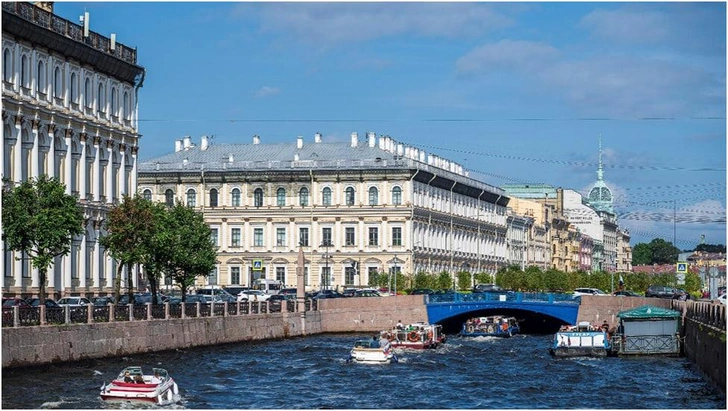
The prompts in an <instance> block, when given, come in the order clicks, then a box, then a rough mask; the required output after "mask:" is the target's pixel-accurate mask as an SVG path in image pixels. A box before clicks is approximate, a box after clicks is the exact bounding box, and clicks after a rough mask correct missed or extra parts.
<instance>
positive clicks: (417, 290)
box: [410, 288, 435, 295]
mask: <svg viewBox="0 0 728 411" xmlns="http://www.w3.org/2000/svg"><path fill="white" fill-rule="evenodd" d="M434 292H435V290H433V289H430V288H415V289H414V290H412V292H410V295H430V294H432V293H434Z"/></svg>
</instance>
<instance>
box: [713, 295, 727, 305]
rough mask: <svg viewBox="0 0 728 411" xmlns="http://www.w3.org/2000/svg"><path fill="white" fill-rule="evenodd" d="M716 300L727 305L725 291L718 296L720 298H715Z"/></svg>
mask: <svg viewBox="0 0 728 411" xmlns="http://www.w3.org/2000/svg"><path fill="white" fill-rule="evenodd" d="M715 301H717V302H719V303H721V304H723V305H725V293H723V294H721V295H719V296H718V298H716V299H715Z"/></svg>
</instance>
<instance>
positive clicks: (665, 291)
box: [645, 285, 679, 298]
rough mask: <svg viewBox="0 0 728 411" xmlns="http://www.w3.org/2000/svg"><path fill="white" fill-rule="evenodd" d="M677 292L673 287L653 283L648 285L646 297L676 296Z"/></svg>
mask: <svg viewBox="0 0 728 411" xmlns="http://www.w3.org/2000/svg"><path fill="white" fill-rule="evenodd" d="M676 294H677V290H675V289H674V288H673V287H666V286H663V285H651V286H649V287H647V291H645V297H651V298H676V297H675V295H676ZM678 297H679V296H678Z"/></svg>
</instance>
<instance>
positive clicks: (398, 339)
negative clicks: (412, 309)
mask: <svg viewBox="0 0 728 411" xmlns="http://www.w3.org/2000/svg"><path fill="white" fill-rule="evenodd" d="M387 333H388V334H389V337H388V338H389V342H390V344H392V347H396V348H414V349H425V348H437V346H438V345H440V344H443V343H444V342H445V334H443V332H442V325H439V324H427V323H424V322H418V323H414V324H407V325H399V326H397V327H394V328H393V329H392V330H390V331H388V332H387Z"/></svg>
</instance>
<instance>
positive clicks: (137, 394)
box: [101, 366, 179, 404]
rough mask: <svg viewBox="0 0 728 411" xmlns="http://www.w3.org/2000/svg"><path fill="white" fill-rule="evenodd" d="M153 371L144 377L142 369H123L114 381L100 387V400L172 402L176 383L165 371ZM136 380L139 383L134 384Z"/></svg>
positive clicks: (177, 390) (156, 369)
mask: <svg viewBox="0 0 728 411" xmlns="http://www.w3.org/2000/svg"><path fill="white" fill-rule="evenodd" d="M153 371H154V373H153V374H151V375H144V373H143V372H142V367H136V366H134V367H126V368H124V369H123V370H122V371H121V372H120V373H119V376H117V377H116V379H115V380H113V381H111V382H110V383H108V384H106V383H104V384H103V385H102V386H101V399H102V400H104V401H122V402H152V403H156V404H166V403H170V402H172V400H173V399H174V396H175V395H177V394H178V393H179V389H178V388H177V383H176V382H174V380H173V379H172V377H170V376H169V374H167V370H163V369H161V368H153ZM127 377H130V379H131V382H127V381H129V379H127V380H125V378H127ZM136 380H141V381H140V382H135V381H136ZM142 381H143V382H142Z"/></svg>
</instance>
